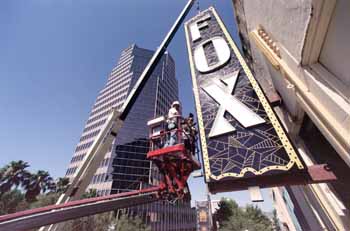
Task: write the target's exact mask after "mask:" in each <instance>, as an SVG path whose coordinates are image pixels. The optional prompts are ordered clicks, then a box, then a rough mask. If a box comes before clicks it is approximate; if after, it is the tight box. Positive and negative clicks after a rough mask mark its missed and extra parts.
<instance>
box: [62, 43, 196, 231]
mask: <svg viewBox="0 0 350 231" xmlns="http://www.w3.org/2000/svg"><path fill="white" fill-rule="evenodd" d="M153 53H154V52H153V51H151V50H147V49H143V48H139V47H137V46H136V45H131V46H130V47H128V48H126V49H125V50H123V51H122V53H121V56H120V58H119V61H118V63H117V65H116V66H115V67H114V68H113V69H112V72H111V73H110V75H109V77H108V80H107V83H106V85H105V87H104V88H103V89H102V90H101V91H100V93H99V94H98V96H97V99H96V102H95V104H94V105H93V107H92V110H91V113H90V115H89V118H88V120H87V122H86V125H85V127H84V130H83V133H82V135H81V138H80V140H79V143H78V145H77V147H76V149H75V153H74V155H73V158H72V160H71V163H70V164H69V168H68V170H67V173H66V177H68V178H70V179H72V178H73V177H74V176H75V172H76V171H77V169H78V168H79V167H80V165H81V164H82V163H83V161H84V160H85V159H84V158H85V155H86V153H87V151H88V149H89V147H90V146H91V145H92V143H93V141H94V139H95V137H96V136H97V135H98V133H99V132H100V129H102V128H103V126H104V123H105V122H106V118H107V117H108V115H109V113H110V111H111V108H112V107H116V108H118V109H119V108H121V107H122V105H123V103H124V101H125V100H126V98H127V95H128V94H129V92H130V91H131V89H132V87H133V86H134V84H135V83H136V81H137V80H138V78H139V77H140V75H141V74H142V72H143V70H144V68H145V67H146V65H147V64H148V62H149V60H150V59H151V57H152V55H153ZM177 99H178V83H177V80H176V78H175V63H174V60H173V59H172V57H171V56H170V54H169V53H167V52H166V53H165V54H164V56H163V57H162V59H161V60H160V62H159V63H158V65H157V67H156V69H155V70H154V71H153V73H152V76H151V77H150V79H149V80H148V82H147V83H146V85H145V87H144V89H143V91H142V92H141V94H140V96H139V97H138V99H137V101H136V103H135V104H134V106H133V108H132V109H131V111H130V112H129V114H128V116H127V118H126V119H125V121H124V124H123V127H122V128H121V129H120V131H119V133H118V136H117V138H116V140H115V141H114V143H113V145H112V147H111V148H110V150H109V151H108V152H107V153H106V154H105V157H104V159H103V161H102V162H101V164H100V166H99V168H98V169H97V170H96V173H95V174H94V176H93V178H92V180H91V183H90V185H89V187H88V189H96V191H97V194H98V195H109V194H114V193H120V192H125V191H130V190H137V189H140V188H143V187H146V186H147V185H150V184H151V185H154V184H157V183H158V172H157V170H156V169H155V168H154V167H153V166H152V164H151V162H150V161H148V160H147V159H146V154H147V152H148V147H149V144H148V128H147V121H148V120H149V119H152V118H154V117H156V116H159V115H164V114H166V113H167V112H168V109H169V107H170V105H171V103H172V102H173V101H174V100H177ZM127 211H132V212H135V211H137V212H138V215H140V216H142V218H143V219H144V221H146V223H147V224H149V225H151V226H152V228H153V230H171V229H172V228H171V227H173V226H174V229H175V228H176V227H178V228H183V230H191V229H190V228H189V227H190V224H191V222H190V220H187V219H188V218H187V217H189V218H190V217H191V216H185V214H191V213H192V214H193V216H194V219H193V222H192V226H193V227H195V211H193V209H192V208H191V206H190V195H188V197H187V200H183V201H181V202H178V203H177V204H176V205H175V206H172V205H170V204H169V203H167V202H156V203H152V204H148V205H142V206H138V207H136V208H130V209H129V210H127ZM130 213H131V212H130ZM170 217H174V219H171V220H170V219H169V218H170ZM163 226H164V227H166V229H164V227H163Z"/></svg>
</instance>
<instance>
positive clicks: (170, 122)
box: [164, 100, 181, 147]
mask: <svg viewBox="0 0 350 231" xmlns="http://www.w3.org/2000/svg"><path fill="white" fill-rule="evenodd" d="M179 119H181V105H180V102H179V101H177V100H176V101H174V102H173V103H172V104H171V108H170V109H169V112H168V118H167V132H168V135H167V142H166V143H165V145H164V147H167V146H172V145H175V144H176V143H177V142H178V140H177V134H176V133H177V129H178V120H179Z"/></svg>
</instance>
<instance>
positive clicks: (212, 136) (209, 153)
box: [185, 8, 304, 182]
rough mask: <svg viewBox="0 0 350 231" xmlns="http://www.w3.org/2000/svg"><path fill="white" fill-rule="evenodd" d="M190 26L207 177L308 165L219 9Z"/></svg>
mask: <svg viewBox="0 0 350 231" xmlns="http://www.w3.org/2000/svg"><path fill="white" fill-rule="evenodd" d="M203 25H205V27H204V26H203ZM196 27H198V28H200V29H201V30H200V31H199V32H198V31H196V30H194V29H193V28H195V29H196ZM203 28H204V29H203ZM185 31H186V40H187V46H188V53H189V61H190V66H191V75H192V82H193V90H194V95H195V104H196V110H197V117H198V125H199V131H200V141H201V147H202V155H203V162H204V163H203V164H204V170H205V177H206V181H207V182H210V181H212V180H215V181H218V180H221V179H222V178H230V177H231V178H232V177H233V178H248V177H254V176H257V175H275V174H278V173H283V172H286V171H289V170H293V169H294V170H298V169H299V170H300V169H303V168H304V166H303V164H302V162H301V161H300V159H299V157H298V155H297V153H296V151H295V149H294V148H293V146H292V144H291V143H290V141H289V139H288V137H287V135H286V133H285V131H284V129H283V128H282V126H281V124H280V122H279V121H278V119H277V117H276V115H275V113H274V112H273V110H272V108H271V106H270V104H269V103H268V101H267V99H266V97H265V95H264V94H263V92H262V90H261V88H260V86H259V84H258V83H257V82H256V80H255V78H254V77H253V75H252V73H251V72H250V70H249V68H248V66H247V64H246V63H245V61H244V59H243V57H242V56H241V54H240V53H239V50H238V49H237V47H236V45H235V44H234V42H233V41H232V39H231V37H230V35H229V34H228V32H227V30H226V28H225V26H224V25H223V23H222V21H221V19H220V18H219V16H218V15H217V13H216V11H215V10H214V8H209V9H208V10H206V11H203V12H201V14H199V15H197V16H195V17H194V18H192V19H190V20H189V21H188V22H186V23H185ZM193 32H195V33H193ZM193 34H195V37H191V36H193ZM212 38H214V39H216V40H213V39H212ZM213 41H216V43H214V42H213ZM225 41H226V43H227V44H229V45H230V47H229V49H230V51H231V52H230V53H231V54H230V57H229V60H227V56H226V55H227V46H226V45H225V44H224V43H225ZM210 43H212V45H213V46H211V47H210ZM196 51H197V53H196V54H195V55H194V52H196ZM198 51H200V53H199V52H198ZM220 52H221V53H220ZM204 56H205V58H203V57H204ZM205 59H206V60H205ZM218 64H220V65H218ZM213 67H215V68H213ZM237 73H238V76H237ZM231 89H232V91H231ZM228 91H229V92H228Z"/></svg>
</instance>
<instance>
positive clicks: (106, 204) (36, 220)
mask: <svg viewBox="0 0 350 231" xmlns="http://www.w3.org/2000/svg"><path fill="white" fill-rule="evenodd" d="M161 190H162V188H161V187H151V188H147V189H143V190H140V191H132V192H126V193H119V194H113V195H109V196H103V197H96V198H88V199H83V200H77V201H71V202H67V203H65V204H60V205H50V206H46V207H42V208H36V209H30V210H25V211H22V212H17V213H13V214H8V215H4V216H0V231H8V230H16V231H21V230H28V229H32V228H38V227H40V226H43V225H49V224H53V223H58V222H62V221H66V220H70V219H75V218H79V217H84V216H88V215H93V214H97V213H103V212H108V211H112V210H116V209H121V208H127V207H130V206H135V205H140V204H146V203H151V202H154V201H157V200H159V192H160V191H161Z"/></svg>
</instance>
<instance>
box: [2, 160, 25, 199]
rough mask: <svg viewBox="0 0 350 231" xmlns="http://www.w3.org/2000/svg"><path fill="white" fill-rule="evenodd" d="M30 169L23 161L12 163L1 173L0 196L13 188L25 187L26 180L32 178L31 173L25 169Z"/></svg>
mask: <svg viewBox="0 0 350 231" xmlns="http://www.w3.org/2000/svg"><path fill="white" fill-rule="evenodd" d="M28 167H29V164H28V163H27V162H24V161H23V160H19V161H11V162H10V163H9V164H8V165H6V166H5V167H4V168H2V169H1V171H0V195H2V194H4V193H5V192H8V191H10V190H11V188H12V187H13V186H15V187H16V188H17V187H18V186H20V185H22V186H24V187H25V183H24V182H26V179H27V178H29V177H30V173H29V172H28V171H26V170H25V169H26V168H28Z"/></svg>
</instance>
